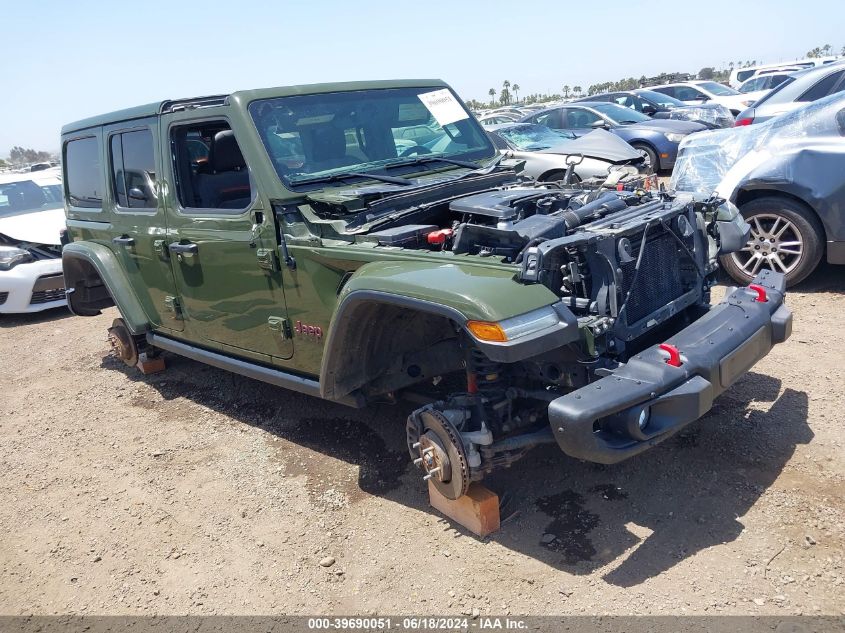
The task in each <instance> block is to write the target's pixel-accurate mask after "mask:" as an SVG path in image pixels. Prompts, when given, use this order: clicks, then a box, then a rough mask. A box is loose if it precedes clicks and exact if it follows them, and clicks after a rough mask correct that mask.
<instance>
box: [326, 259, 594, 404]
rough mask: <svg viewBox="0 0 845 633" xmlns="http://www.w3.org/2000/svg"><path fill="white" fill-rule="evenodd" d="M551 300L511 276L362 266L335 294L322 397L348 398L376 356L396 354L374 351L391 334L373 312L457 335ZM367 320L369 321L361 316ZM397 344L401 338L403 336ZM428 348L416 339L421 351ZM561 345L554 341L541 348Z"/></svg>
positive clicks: (528, 349) (446, 267) (516, 353)
mask: <svg viewBox="0 0 845 633" xmlns="http://www.w3.org/2000/svg"><path fill="white" fill-rule="evenodd" d="M556 301H558V298H557V297H556V296H555V295H554V293H552V292H551V291H550V290H549V289H548V288H546V287H545V286H542V285H540V284H532V285H525V284H521V283H518V282H517V281H516V280H515V279H514V274H513V273H511V272H508V271H506V270H501V269H495V268H486V267H483V266H471V265H470V266H459V265H456V264H442V263H428V262H407V261H405V262H396V261H392V262H371V263H369V264H365V265H364V266H362V267H361V268H359V269H358V270H357V271H356V272H355V274H354V275H353V276H352V277H351V278H350V279H349V281H348V282H347V283H346V284H345V285H344V287H343V289H342V291H341V292H340V296H339V301H338V306H337V309H336V310H335V313H334V315H333V317H332V321H331V324H330V326H329V332H328V336H327V339H326V345H325V348H324V354H323V360H322V366H321V369H320V390H321V394H322V396H323V397H324V398H327V399H330V400H336V399H338V398H341V397H343V396H345V395H348V394H349V393H351V392H352V391H354V390H355V389H356V388H358V387H360V386H362V384H364V383H365V381H366V379H367V374H368V372H370V371H371V368H372V367H373V362H372V360H373V359H372V358H371V357H372V356H373V354H374V353H383V354H387V355H390V354H396V353H401V350H395V349H390V348H389V347H390V346H387V348H386V349H381V347H382V346H381V345H376V347H377V348H378V350H376V351H374V349H373V345H374V343H375V340H376V339H381V340H383V341H385V342H386V341H389V340H391V338H390V336H391V335H393V333H388V335H385V333H384V332H383V328H384V327H385V326H387V325H388V324H387V323H380V322H379V320H380V315H379V311H378V310H377V309H376V307H379V306H381V307H383V308H384V310H383V315H384V317H385V319H384V320H385V321H393V320H394V319H395V315H396V313H397V312H400V311H401V312H402V313H404V314H408V315H416V316H417V317H419V318H420V319H422V320H423V321H424V322H425V325H426V326H427V327H428V326H430V327H433V328H434V329H435V330H436V329H437V328H438V326H437V324H439V326H440V328H441V330H440V331H445V329H446V328H447V327H448V328H449V329H450V330H451V331H452V332H455V330H457V329H462V328H464V327H465V325H466V323H467V321H469V320H479V321H495V322H498V321H502V320H505V319H508V318H510V317H513V316H516V315H519V314H523V313H525V312H529V311H531V310H534V309H538V308H542V307H546V306H549V305H552V304H554V303H555V302H556ZM364 315H365V316H366V318H364V319H362V318H361V317H362V316H364ZM423 317H424V318H423ZM426 320H427V321H426ZM364 321H369V322H364ZM572 321H573V322H574V316H573V317H572ZM391 325H393V323H392V324H391ZM572 325H575V324H574V323H573V324H572ZM575 329H576V330H577V326H576V327H575ZM417 331H418V330H417ZM408 334H409V336H410V332H409V333H408ZM392 340H394V341H398V340H400V339H398V338H397V339H392ZM538 342H539V341H537V340H536V339H534V340H532V341H530V342H528V343H530V345H529V346H526V345H524V344H522V343H520V344H514V345H510V346H503V345H502V344H497V347H496V348H492V346H491V350H490V351H489V354H491V358H492V355H497V354H502V353H503V352H507V353H508V354H507V358H505V356H504V355H502V356H500V357H499V358H497V359H495V360H509V361H516V360H521V358H524V357H527V356H529V355H531V354H532V353H537V344H538ZM402 343H406V341H405V340H404V339H402ZM426 343H427V342H426V341H421V342H420V344H421V345H422V346H424V345H425V344H426ZM561 344H562V342H561V341H560V337H559V336H556V337H555V340H554V341H549V344H548V346H547V347H546V349H553V348H555V347H557V346H559V345H561ZM480 347H482V348H483V346H480ZM407 349H408V348H407V347H406V350H407ZM485 351H487V350H485ZM522 352H524V354H523V353H522ZM356 360H357V363H356ZM356 374H357V375H356Z"/></svg>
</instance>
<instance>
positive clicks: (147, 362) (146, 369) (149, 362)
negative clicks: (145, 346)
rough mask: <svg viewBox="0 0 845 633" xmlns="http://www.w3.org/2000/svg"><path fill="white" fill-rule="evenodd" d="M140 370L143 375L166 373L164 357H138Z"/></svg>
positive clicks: (142, 355) (141, 355)
mask: <svg viewBox="0 0 845 633" xmlns="http://www.w3.org/2000/svg"><path fill="white" fill-rule="evenodd" d="M138 369H140V370H141V373H142V374H145V375H146V374H157V373H159V372H161V371H164V369H165V367H164V356H156V357H155V358H149V357H148V356H147V355H146V354H139V355H138Z"/></svg>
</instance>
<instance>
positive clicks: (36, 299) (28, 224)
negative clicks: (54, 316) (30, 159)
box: [0, 166, 65, 313]
mask: <svg viewBox="0 0 845 633" xmlns="http://www.w3.org/2000/svg"><path fill="white" fill-rule="evenodd" d="M48 167H49V166H48ZM64 228H65V214H64V203H63V201H62V181H61V172H60V170H59V169H55V168H53V169H46V170H36V171H33V172H28V173H12V174H0V313H4V312H5V313H10V312H38V311H41V310H47V309H49V308H57V307H61V306H63V305H65V284H64V278H63V277H62V260H61V232H62V231H63V230H64Z"/></svg>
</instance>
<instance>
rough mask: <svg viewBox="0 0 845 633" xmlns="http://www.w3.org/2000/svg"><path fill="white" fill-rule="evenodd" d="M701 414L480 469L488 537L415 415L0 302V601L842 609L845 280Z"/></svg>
mask: <svg viewBox="0 0 845 633" xmlns="http://www.w3.org/2000/svg"><path fill="white" fill-rule="evenodd" d="M843 270H845V269H843V268H834V267H824V268H822V269H821V270H820V271H819V272H817V273H816V274H815V275H814V276H813V277H812V278H811V279H810V280H809V281H808V282H806V283H805V284H803V285H802V286H801V287H800V288H798V289H797V290H796V291H794V292H792V293H791V294H790V296H789V299H788V300H789V304H790V305H791V307H792V308H793V310H794V311H795V329H794V332H793V335H792V338H791V339H790V340H789V341H788V342H787V343H786V344H784V345H781V346H779V347H777V348H776V349H775V350H774V351H773V352H772V353H771V354H770V355H769V356H768V357H767V358H766V359H764V360H763V361H762V362H761V363H759V364H758V365H757V366H756V367H755V368H754V370H753V372H752V373H750V374H748V375H747V376H746V377H744V378H743V379H741V380H740V381H739V383H738V384H737V385H735V386H734V388H733V389H731V390H730V391H729V392H728V393H726V394H724V395H723V396H722V397H721V398H719V400H718V401H717V403H716V405H715V407H714V409H713V410H712V411H711V413H710V414H709V415H708V416H707V417H706V418H705V419H704V420H701V421H699V422H698V423H695V424H694V425H692V426H691V427H689V428H688V429H687V430H685V431H684V432H683V433H682V434H680V435H679V436H677V437H675V438H673V439H671V440H669V441H667V442H665V443H664V444H663V445H661V446H659V447H657V448H655V449H653V450H651V451H649V452H646V453H645V454H643V455H641V456H639V457H636V458H634V459H631V460H629V461H627V462H624V463H622V464H619V465H616V466H598V465H594V464H587V463H582V462H578V461H575V460H572V459H570V458H567V457H566V456H565V455H563V454H562V453H561V452H560V451H559V450H557V449H556V448H554V447H544V448H543V449H538V450H536V451H535V452H534V453H532V455H531V456H530V458H528V459H526V460H523V461H522V462H520V463H518V464H516V465H515V466H514V467H513V468H511V469H510V470H507V471H502V472H500V473H497V474H496V475H495V476H493V477H491V478H490V479H489V480H488V482H487V483H488V484H489V486H490V487H491V488H493V489H494V490H496V491H497V492H498V493H499V494H500V495H502V496H503V498H504V509H503V517H505V518H506V519H505V522H504V524H503V526H502V529H501V531H500V532H498V533H497V534H495V535H492V536H491V537H488V538H487V539H477V538H475V537H474V536H472V535H471V534H469V533H467V532H466V531H465V530H463V529H461V528H460V527H456V526H453V525H450V523H449V522H447V521H446V520H444V519H443V518H441V517H440V516H439V515H438V514H437V513H436V512H434V511H433V510H431V509H430V508H429V507H428V503H427V497H426V494H425V488H424V487H423V485H422V482H421V481H420V478H419V474H418V473H417V472H416V471H415V470H413V469H412V468H411V467H410V466H409V464H408V458H407V454H406V452H405V449H404V447H403V443H404V438H403V433H404V419H405V417H406V415H407V413H408V411H409V409H410V408H412V407H411V406H410V405H396V406H393V407H388V406H381V407H375V408H371V409H367V410H363V411H353V410H350V409H346V408H343V407H340V406H336V405H332V404H328V403H326V402H322V401H319V400H315V399H311V398H308V397H305V396H301V395H297V394H294V393H290V392H286V391H283V390H280V389H276V388H273V387H270V386H267V385H264V384H261V383H258V382H254V381H251V380H249V379H246V378H242V377H239V376H235V375H233V374H229V373H226V372H223V371H219V370H216V369H213V368H210V367H207V366H204V365H201V364H198V363H195V362H192V361H189V360H186V359H183V358H179V357H175V356H170V355H168V356H167V357H166V358H167V363H168V369H167V371H166V372H164V373H162V374H158V375H154V376H149V377H145V376H143V375H141V374H140V373H139V372H138V371H136V370H132V369H128V368H126V367H124V366H123V365H122V364H121V363H119V362H117V361H116V360H115V359H113V358H112V357H110V355H109V352H108V344H107V342H106V328H107V327H108V325H109V324H110V323H111V320H112V319H113V318H115V317H116V316H117V314H116V312H115V311H114V310H113V309H112V310H109V311H107V312H105V313H104V314H103V315H101V316H99V317H94V318H89V319H84V318H78V317H72V316H70V315H68V314H67V313H65V312H64V311H54V312H51V313H48V314H41V315H31V316H15V317H10V316H5V317H0V359H2V367H3V373H2V376H0V394H2V396H0V398H2V417H0V420H2V422H0V472H2V474H3V476H2V478H0V526H2V528H3V529H2V530H0V612H2V613H5V614H29V613H37V614H54V613H75V614H95V613H96V614H152V613H156V614H211V613H215V614H245V613H261V614H274V613H289V614H306V613H307V614H320V613H334V614H340V613H343V614H353V613H354V614H367V613H384V614H389V613H392V614H403V615H413V614H432V613H438V614H443V613H446V614H460V613H464V614H478V613H481V614H489V613H495V614H513V615H525V614H597V613H606V614H635V613H648V614H667V613H683V614H703V613H708V614H712V613H719V614H721V613H724V614H739V613H743V614H746V613H751V614H820V613H821V614H835V615H840V614H845V569H844V568H843V551H844V550H843V546H845V492H843V491H844V490H845V489H843V480H845V451H843V442H844V441H845V440H843V438H842V434H841V430H842V412H843V409H845V395H843V392H845V373H843V363H842V361H843V359H845V340H843V336H842V319H843V314H845V294H843V293H845V273H843Z"/></svg>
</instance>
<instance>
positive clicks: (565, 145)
mask: <svg viewBox="0 0 845 633" xmlns="http://www.w3.org/2000/svg"><path fill="white" fill-rule="evenodd" d="M487 134H488V135H489V136H490V140H491V141H492V142H493V145H495V146H496V149H498V150H499V151H500V152H502V153H503V154H504V155H505V156H506V157H508V158H514V159H517V160H522V161H525V166H524V167H523V170H522V174H523V175H525V176H528V177H529V178H533V179H535V180H540V181H545V182H551V181H557V180H561V179H563V178H564V177H565V176H566V173H567V170H569V168H570V165H571V166H572V170H571V171H572V175H571V177H570V178H569V180H570V181H571V182H577V181H581V180H587V179H590V178H605V177H607V175H608V170H609V169H610V168H611V167H613V166H617V165H618V166H632V167H634V168H635V169H636V170H637V171H646V170H647V164H646V160H645V158H644V156H643V154H642V152H638V151H637V150H635V149H634V148H633V147H631V146H630V145H628V143H626V142H625V141H623V140H622V139H620V138H619V137H618V136H616V135H614V134H610V133H609V132H605V131H604V130H595V131H594V132H591V133H589V134H586V135H585V136H582V137H581V138H576V137H575V135H574V134H567V133H566V132H556V131H554V130H550V129H549V128H547V127H546V126H544V125H536V124H533V123H505V124H503V125H494V126H489V127H488V128H487Z"/></svg>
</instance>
